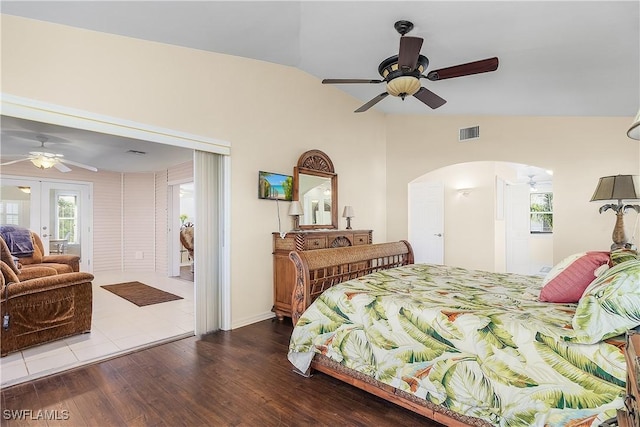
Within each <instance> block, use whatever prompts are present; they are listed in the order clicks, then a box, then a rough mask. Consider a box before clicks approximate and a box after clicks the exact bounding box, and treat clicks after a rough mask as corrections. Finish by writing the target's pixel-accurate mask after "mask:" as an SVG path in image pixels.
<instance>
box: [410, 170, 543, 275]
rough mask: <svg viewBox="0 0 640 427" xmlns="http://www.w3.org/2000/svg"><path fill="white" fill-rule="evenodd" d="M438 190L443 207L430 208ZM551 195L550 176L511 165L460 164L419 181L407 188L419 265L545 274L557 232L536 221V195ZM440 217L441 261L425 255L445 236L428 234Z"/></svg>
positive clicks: (438, 205)
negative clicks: (534, 210)
mask: <svg viewBox="0 0 640 427" xmlns="http://www.w3.org/2000/svg"><path fill="white" fill-rule="evenodd" d="M438 185H443V187H444V191H443V193H436V194H442V197H443V200H444V202H443V203H440V204H434V203H429V202H428V200H431V199H434V196H433V194H431V193H433V192H434V191H435V188H437V186H438ZM552 191H553V186H552V172H551V171H547V170H545V169H543V168H540V167H536V166H530V165H525V164H519V163H510V162H497V161H496V162H491V161H481V162H469V163H460V164H455V165H450V166H446V167H443V168H440V169H437V170H434V171H431V172H429V173H426V174H425V175H422V176H420V177H418V178H416V179H415V180H414V181H412V182H411V183H409V187H408V193H409V194H408V212H409V217H408V232H409V233H408V234H409V236H410V241H411V243H412V245H413V246H414V247H415V252H416V260H417V261H418V262H429V263H446V264H447V265H454V266H459V267H464V268H469V269H476V270H487V271H496V272H514V273H521V274H534V275H544V273H545V272H546V271H547V269H548V268H550V266H552V265H553V233H552V232H550V231H546V229H543V228H540V227H536V224H535V221H533V220H532V218H534V217H535V214H534V213H533V212H532V210H531V209H533V208H532V206H533V201H532V200H534V199H533V198H532V197H533V196H532V195H534V194H540V193H547V194H550V193H552ZM545 215H547V213H545ZM441 217H442V218H444V225H443V227H442V229H443V230H444V231H443V232H442V242H441V244H442V252H443V254H444V256H443V260H442V262H438V259H434V258H431V257H430V255H429V256H427V255H424V254H429V253H431V252H433V251H432V250H431V248H433V247H434V245H433V244H432V243H431V242H430V241H432V240H434V238H435V237H437V234H440V233H441V232H440V231H426V230H427V229H428V228H427V225H428V224H429V223H434V224H437V223H439V222H440V220H439V218H441ZM539 228H540V230H542V231H540V230H538V229H539ZM419 230H421V232H420V233H418V231H419ZM429 230H430V229H429ZM435 253H437V251H436V252H435ZM425 256H427V257H426V258H425Z"/></svg>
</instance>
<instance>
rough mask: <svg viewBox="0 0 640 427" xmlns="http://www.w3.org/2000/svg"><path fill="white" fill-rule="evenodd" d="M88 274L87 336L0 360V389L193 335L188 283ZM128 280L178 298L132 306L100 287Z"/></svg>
mask: <svg viewBox="0 0 640 427" xmlns="http://www.w3.org/2000/svg"><path fill="white" fill-rule="evenodd" d="M94 276H95V279H94V281H93V317H92V322H91V324H92V325H91V333H88V334H82V335H76V336H73V337H69V338H65V339H62V340H58V341H54V342H51V343H48V344H43V345H39V346H36V347H33V348H29V349H26V350H24V351H21V352H16V353H11V354H9V355H7V356H5V357H3V358H0V387H6V386H9V385H14V384H19V383H21V382H25V381H30V380H33V379H36V378H40V377H43V376H46V375H50V374H53V373H56V372H60V371H64V370H67V369H71V368H75V367H78V366H81V365H84V364H88V363H93V362H96V361H98V360H103V359H107V358H110V357H114V356H117V355H119V354H124V353H128V352H131V351H132V350H136V349H139V348H143V347H147V346H149V345H154V344H157V343H159V342H165V341H170V340H174V339H176V338H181V337H185V336H191V335H193V330H194V300H193V293H194V292H193V290H194V289H193V282H190V281H187V280H181V279H177V278H170V277H163V276H162V275H158V274H154V273H131V272H114V273H96V274H94ZM134 280H137V281H139V282H142V283H145V284H147V285H149V286H153V287H155V288H158V289H162V290H164V291H167V292H171V293H173V294H176V295H179V296H181V297H183V298H184V299H181V300H176V301H168V302H164V303H160V304H154V305H150V306H146V307H138V306H136V305H135V304H132V303H130V302H129V301H127V300H125V299H123V298H121V297H119V296H117V295H114V294H112V293H111V292H109V291H106V290H104V289H102V288H101V287H100V286H101V285H107V284H112V283H121V282H130V281H134Z"/></svg>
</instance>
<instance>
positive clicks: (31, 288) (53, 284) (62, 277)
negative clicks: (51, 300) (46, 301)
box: [2, 272, 93, 300]
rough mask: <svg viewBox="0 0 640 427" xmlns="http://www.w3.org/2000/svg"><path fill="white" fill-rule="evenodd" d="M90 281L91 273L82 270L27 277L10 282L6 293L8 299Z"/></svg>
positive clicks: (91, 278) (91, 279)
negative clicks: (19, 280) (34, 277)
mask: <svg viewBox="0 0 640 427" xmlns="http://www.w3.org/2000/svg"><path fill="white" fill-rule="evenodd" d="M91 281H93V274H90V273H84V272H74V273H64V274H57V275H55V276H46V277H39V278H36V279H29V280H25V281H22V282H18V283H11V284H10V285H9V290H8V295H9V299H11V298H15V297H19V296H22V295H28V294H35V293H39V292H45V291H49V290H52V289H57V288H64V287H67V286H73V285H78V284H81V283H91ZM4 298H5V296H4V295H2V299H3V300H4Z"/></svg>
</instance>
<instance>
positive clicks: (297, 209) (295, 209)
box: [289, 200, 304, 216]
mask: <svg viewBox="0 0 640 427" xmlns="http://www.w3.org/2000/svg"><path fill="white" fill-rule="evenodd" d="M289 215H291V216H293V215H304V212H303V211H302V205H301V204H300V202H299V201H297V200H294V201H293V202H291V205H289Z"/></svg>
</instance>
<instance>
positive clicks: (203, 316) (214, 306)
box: [193, 150, 226, 335]
mask: <svg viewBox="0 0 640 427" xmlns="http://www.w3.org/2000/svg"><path fill="white" fill-rule="evenodd" d="M225 164H226V162H224V156H221V155H219V154H213V153H209V152H205V151H198V150H194V168H193V175H194V198H195V239H194V266H195V283H196V290H195V304H196V325H195V333H196V335H201V334H204V333H207V332H211V331H215V330H218V329H220V328H221V320H222V315H223V313H222V305H221V291H222V290H223V286H222V283H223V279H222V278H223V276H224V275H223V271H222V270H223V269H222V255H223V254H222V237H223V233H222V231H221V230H222V228H223V227H222V224H223V219H224V218H223V216H224V214H223V212H224V209H223V206H224V203H223V202H224V200H223V193H224V191H223V181H224V165H225Z"/></svg>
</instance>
